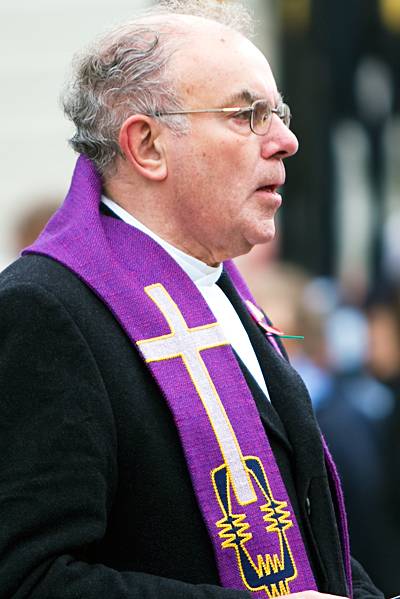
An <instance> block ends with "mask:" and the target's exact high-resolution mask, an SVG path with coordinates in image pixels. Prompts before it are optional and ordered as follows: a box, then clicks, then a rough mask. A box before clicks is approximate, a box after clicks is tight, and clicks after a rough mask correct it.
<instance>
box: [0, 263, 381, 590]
mask: <svg viewBox="0 0 400 599" xmlns="http://www.w3.org/2000/svg"><path fill="white" fill-rule="evenodd" d="M221 286H222V287H223V289H224V291H225V292H226V293H227V295H228V296H229V298H230V299H231V301H232V303H233V304H234V306H235V308H236V310H237V311H238V313H239V316H240V317H241V319H242V321H243V323H244V325H245V327H246V330H247V332H248V334H249V336H250V339H251V342H252V344H253V347H254V348H255V350H256V353H257V355H258V358H259V361H260V364H261V367H262V370H263V373H264V376H265V378H266V381H267V385H268V388H269V392H270V395H271V400H272V404H273V406H274V407H272V406H271V405H270V404H269V402H268V401H266V399H265V397H264V396H263V394H262V393H261V392H260V390H259V388H258V387H257V385H256V383H255V382H254V381H253V379H252V377H251V376H250V375H249V373H248V372H247V371H246V368H245V367H244V366H243V365H242V364H241V368H242V370H243V371H244V374H245V376H246V378H247V380H248V383H249V385H250V387H251V390H252V392H253V396H254V399H255V401H256V403H257V407H258V410H259V412H260V416H261V418H262V421H263V424H264V426H265V430H266V434H268V436H269V439H270V443H271V446H272V449H273V451H274V454H275V456H276V459H277V462H278V464H279V467H280V470H281V473H282V476H283V478H284V480H285V483H286V486H287V489H288V493H289V495H290V498H291V501H292V505H293V507H294V510H295V512H296V515H297V519H298V522H299V525H300V529H301V532H302V535H303V539H304V542H305V545H306V548H307V552H308V554H309V558H310V562H311V564H312V568H313V570H314V574H315V577H316V579H317V581H318V585H319V590H320V591H324V592H329V593H335V594H341V595H345V594H346V587H345V581H344V572H343V565H342V551H341V546H340V540H339V535H338V530H337V521H336V516H335V512H334V508H333V504H332V500H331V493H330V488H329V483H328V479H327V475H326V471H325V467H324V462H323V455H322V447H321V442H320V438H319V431H318V428H317V425H316V423H315V420H314V416H313V413H312V409H311V404H310V400H309V397H308V394H307V392H306V390H305V388H304V385H303V384H302V382H301V380H300V378H299V377H298V375H297V374H296V373H295V371H294V370H293V369H292V368H291V367H290V366H289V364H288V363H287V362H286V360H284V359H282V358H281V357H279V356H278V355H277V354H276V352H275V351H274V350H273V349H272V348H271V346H270V344H269V343H268V342H267V341H266V340H265V338H264V336H263V334H262V333H261V331H259V330H258V329H257V326H256V325H255V324H254V323H253V322H252V321H251V319H250V318H249V316H248V315H247V313H246V311H245V309H244V307H243V305H242V304H241V300H240V299H239V297H238V295H237V294H236V292H235V290H234V288H233V286H232V284H231V282H230V280H229V278H228V276H227V275H226V274H224V275H223V277H222V281H221ZM204 450H205V451H207V448H206V447H205V448H204ZM353 584H354V596H355V597H356V599H368V598H372V597H382V595H381V594H380V593H379V591H377V589H376V588H375V587H374V585H373V584H372V583H371V581H370V580H369V578H368V576H367V575H366V574H365V572H364V571H363V569H362V568H361V567H360V566H359V564H357V563H356V562H355V561H353ZM249 596H250V595H249V594H248V593H247V592H244V591H235V590H230V589H223V588H221V587H220V586H219V582H218V574H217V570H216V566H215V562H214V558H213V550H212V545H211V542H210V540H209V537H208V535H207V532H206V528H205V525H204V523H203V520H202V517H201V514H200V511H199V508H198V505H197V503H196V500H195V496H194V493H193V489H192V485H191V481H190V476H189V473H188V469H187V466H186V462H185V459H184V456H183V451H182V448H181V445H180V442H179V438H178V434H177V431H176V428H175V426H174V423H173V420H172V417H171V414H170V412H169V410H168V408H167V405H166V403H165V401H164V399H163V397H162V395H161V393H160V392H159V389H158V387H157V386H156V383H155V382H154V380H153V378H152V377H151V375H150V372H149V371H148V369H147V367H146V366H145V365H144V363H143V362H142V359H141V358H140V356H139V354H138V353H137V350H136V349H135V348H133V347H132V345H131V342H130V341H129V339H128V338H127V336H126V334H125V333H124V332H123V330H122V329H121V328H120V326H119V324H118V323H117V321H116V320H115V319H114V317H113V316H112V314H111V313H110V312H109V311H108V310H107V309H106V307H105V306H104V304H103V303H102V302H101V301H100V300H99V299H98V298H97V297H96V296H95V295H94V293H93V292H92V291H91V290H90V289H88V288H87V287H86V286H85V285H84V284H83V283H82V282H81V281H80V280H79V279H78V278H77V277H76V276H75V275H74V274H72V273H71V272H70V271H68V270H67V269H66V268H64V267H63V266H61V265H59V264H58V263H56V262H54V261H52V260H50V259H48V258H45V257H40V256H27V257H24V258H20V259H19V260H17V261H16V262H15V263H14V264H13V265H11V266H10V267H9V268H8V269H6V270H5V271H4V272H3V273H2V274H1V275H0V599H5V598H8V597H15V598H18V599H22V598H28V597H29V598H32V599H98V598H99V597H102V598H105V599H128V598H129V599H156V598H163V599H219V598H221V599H224V598H226V599H239V598H243V599H244V597H249Z"/></svg>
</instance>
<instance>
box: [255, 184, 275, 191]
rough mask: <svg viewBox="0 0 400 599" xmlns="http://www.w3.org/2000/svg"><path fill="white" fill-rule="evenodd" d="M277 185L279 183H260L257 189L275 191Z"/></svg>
mask: <svg viewBox="0 0 400 599" xmlns="http://www.w3.org/2000/svg"><path fill="white" fill-rule="evenodd" d="M278 187H279V185H261V186H260V187H257V191H268V192H270V193H275V191H276V190H277V189H278Z"/></svg>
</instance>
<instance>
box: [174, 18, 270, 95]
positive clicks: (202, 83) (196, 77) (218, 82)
mask: <svg viewBox="0 0 400 599" xmlns="http://www.w3.org/2000/svg"><path fill="white" fill-rule="evenodd" d="M203 21H205V20H203ZM180 35H181V36H182V40H181V42H182V43H179V44H178V49H177V51H176V52H174V54H173V56H172V58H171V60H170V62H169V69H171V73H172V75H173V77H174V81H175V84H176V87H177V91H178V93H179V94H180V96H181V98H182V101H184V102H185V103H188V102H189V103H190V106H191V107H197V106H198V107H202V106H206V105H207V104H205V103H206V102H208V103H210V102H211V103H212V104H213V105H215V106H216V107H217V106H219V105H223V104H224V103H225V100H224V99H226V98H235V97H236V96H240V95H242V96H243V93H242V92H243V91H246V94H244V96H246V97H243V101H248V102H249V101H250V100H252V101H254V100H255V99H258V98H266V99H268V100H270V101H271V102H272V103H273V104H276V103H277V102H278V101H279V94H278V91H277V87H276V83H275V79H274V76H273V74H272V71H271V68H270V66H269V64H268V61H267V59H266V58H265V56H264V55H263V54H262V53H261V52H260V50H259V49H258V48H257V47H256V46H255V45H254V44H253V43H252V42H251V41H250V40H248V39H247V38H245V37H244V36H243V35H241V34H240V33H237V32H236V31H233V30H231V29H229V28H227V27H225V26H223V25H219V24H217V23H214V22H211V23H207V22H206V23H204V22H203V23H201V24H195V26H192V27H191V28H190V34H189V32H186V33H181V34H180V33H179V32H177V36H178V38H179V37H180Z"/></svg>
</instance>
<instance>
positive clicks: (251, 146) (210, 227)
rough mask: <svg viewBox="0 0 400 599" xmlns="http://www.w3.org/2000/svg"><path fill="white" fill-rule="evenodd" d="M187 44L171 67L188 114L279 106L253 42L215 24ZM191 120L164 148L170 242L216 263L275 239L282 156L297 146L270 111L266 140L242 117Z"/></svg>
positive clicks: (196, 117) (198, 116)
mask: <svg viewBox="0 0 400 599" xmlns="http://www.w3.org/2000/svg"><path fill="white" fill-rule="evenodd" d="M192 39H193V42H192V43H191V44H190V46H187V47H186V48H185V50H184V51H182V52H180V53H179V54H178V53H177V55H176V57H175V59H174V62H173V65H172V66H173V68H175V69H176V73H177V76H178V80H179V81H180V82H181V83H180V90H179V91H180V92H181V96H182V98H183V106H184V108H185V109H188V110H189V109H198V108H201V109H204V108H220V107H234V106H248V105H250V104H251V103H252V101H254V100H256V99H267V100H268V101H269V102H270V103H271V106H272V107H276V106H277V104H278V103H279V100H280V96H279V93H278V91H277V88H276V83H275V80H274V77H273V75H272V72H271V69H270V67H269V65H268V62H267V61H266V59H265V57H264V56H263V55H262V54H261V52H260V51H259V50H258V49H257V48H256V47H255V46H254V45H253V44H251V42H249V41H248V40H247V39H245V38H243V37H242V36H240V35H238V34H236V33H233V32H230V31H227V30H226V29H222V28H219V27H218V28H217V27H215V28H214V27H212V28H211V29H209V30H208V31H205V30H204V29H203V30H201V31H200V30H199V32H198V33H197V32H196V33H195V35H194V36H193V37H192ZM188 118H189V119H190V123H191V131H190V133H188V134H187V135H184V136H182V137H179V138H176V137H174V136H173V135H172V134H170V139H169V144H168V185H169V186H170V189H171V192H172V193H171V194H170V197H171V198H172V200H171V201H172V202H174V209H173V214H174V217H176V225H177V228H176V233H177V235H176V238H175V240H174V241H175V243H176V245H178V246H179V247H181V248H183V249H184V250H186V251H187V252H188V253H190V254H192V255H194V256H196V257H197V258H199V259H201V260H203V261H205V262H207V263H208V264H217V263H219V262H221V261H222V260H225V259H227V258H232V257H235V256H238V255H240V254H244V253H246V252H248V251H249V250H250V249H251V248H252V247H253V246H254V245H255V244H258V243H265V242H267V241H270V240H271V239H272V238H273V237H274V234H275V226H274V216H275V213H276V211H277V210H278V208H279V206H280V204H281V197H280V195H279V193H277V191H276V189H277V188H278V187H279V186H281V185H283V183H284V179H285V169H284V166H283V159H284V158H286V157H288V156H291V155H292V154H294V153H295V152H296V151H297V147H298V143H297V139H296V137H295V135H294V134H293V133H292V132H291V131H290V130H289V129H288V128H287V127H286V126H285V125H284V124H283V122H282V121H281V120H280V118H279V117H278V116H277V115H275V114H274V115H272V116H271V122H270V126H269V129H268V132H267V133H266V134H265V135H263V136H259V135H255V134H254V133H253V132H252V131H251V130H250V127H249V124H248V119H246V118H243V117H242V118H237V117H232V116H230V115H228V116H227V115H225V114H194V115H189V116H188ZM167 135H169V134H168V133H167Z"/></svg>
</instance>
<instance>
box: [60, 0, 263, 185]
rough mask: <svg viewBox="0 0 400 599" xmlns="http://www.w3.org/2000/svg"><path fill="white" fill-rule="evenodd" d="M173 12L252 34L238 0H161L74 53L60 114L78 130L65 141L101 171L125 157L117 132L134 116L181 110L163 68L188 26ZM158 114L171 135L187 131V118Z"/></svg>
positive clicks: (173, 82)
mask: <svg viewBox="0 0 400 599" xmlns="http://www.w3.org/2000/svg"><path fill="white" fill-rule="evenodd" d="M177 15H190V16H197V17H202V18H205V19H209V20H212V21H215V22H217V23H219V24H221V25H223V26H226V27H228V28H230V29H233V30H235V31H237V32H239V33H242V34H244V35H246V36H247V37H250V35H251V33H252V23H253V21H252V18H251V16H250V14H249V12H248V11H247V10H246V9H245V8H244V7H243V6H242V5H241V4H237V3H229V4H227V3H225V2H220V1H218V0H162V1H161V2H159V3H158V4H157V5H156V6H154V7H153V8H151V9H148V10H146V11H143V12H142V13H141V15H140V16H139V17H137V18H135V19H134V20H132V21H129V22H128V23H125V24H124V25H121V26H119V27H116V28H114V29H112V30H110V31H109V32H107V33H106V34H105V35H103V36H102V37H100V38H99V39H98V40H97V41H96V42H95V43H94V44H93V45H92V46H90V47H89V48H88V49H87V50H86V51H84V52H83V53H82V54H80V55H78V56H76V57H75V59H74V62H73V71H72V76H71V78H70V81H69V82H68V83H67V85H66V87H65V89H64V92H63V94H62V97H61V101H62V104H63V108H64V112H65V114H66V116H67V117H68V118H69V119H71V121H73V123H74V124H75V127H76V131H75V134H74V135H73V137H72V138H71V139H70V140H69V141H70V144H71V146H72V147H73V149H74V150H75V151H77V152H79V153H82V154H85V155H86V156H88V158H90V159H91V160H92V161H93V162H94V164H95V165H96V168H97V169H98V171H99V172H100V173H101V174H103V175H104V174H110V173H111V171H112V169H113V165H114V163H115V159H116V157H117V156H122V157H123V154H122V151H121V148H120V146H119V143H118V135H119V131H120V128H121V126H122V124H123V122H124V121H125V120H126V119H127V118H128V117H129V116H130V115H131V114H137V113H139V114H153V115H155V114H156V113H157V112H173V111H174V110H179V109H180V108H182V105H181V101H180V98H179V95H178V93H177V90H176V87H175V86H176V82H175V81H171V80H170V78H169V76H168V70H167V67H168V63H169V60H170V58H171V56H172V55H173V54H174V53H175V52H176V51H177V50H178V49H179V48H180V47H182V44H183V43H184V42H185V41H186V43H187V31H188V29H187V28H188V24H187V22H185V23H183V22H180V20H179V18H178V19H177V18H176V16H177ZM171 17H172V18H171ZM174 17H175V18H174ZM178 33H181V34H182V33H184V34H185V35H176V34H178ZM158 118H160V119H163V120H164V121H165V123H166V124H167V125H168V127H170V128H171V130H172V131H173V132H174V133H175V134H176V135H183V134H185V133H187V132H188V130H189V125H188V121H187V118H186V117H184V116H164V117H158Z"/></svg>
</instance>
